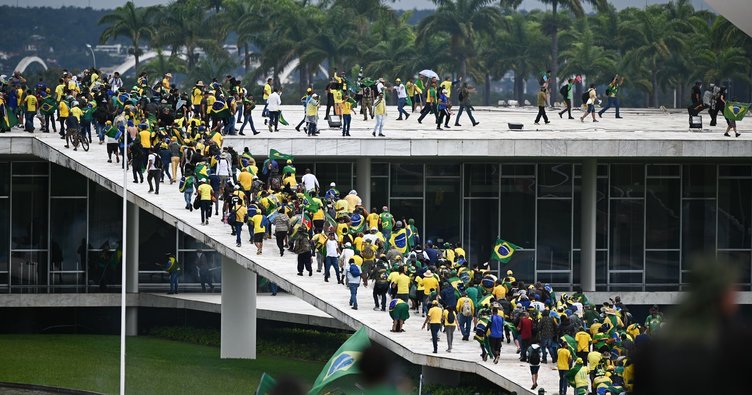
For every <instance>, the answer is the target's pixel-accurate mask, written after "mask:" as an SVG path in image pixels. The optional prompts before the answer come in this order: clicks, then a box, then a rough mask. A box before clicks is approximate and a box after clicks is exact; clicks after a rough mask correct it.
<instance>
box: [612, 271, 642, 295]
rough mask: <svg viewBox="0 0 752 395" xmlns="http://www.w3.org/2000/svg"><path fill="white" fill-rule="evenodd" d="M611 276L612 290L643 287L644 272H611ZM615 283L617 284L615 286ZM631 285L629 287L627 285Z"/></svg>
mask: <svg viewBox="0 0 752 395" xmlns="http://www.w3.org/2000/svg"><path fill="white" fill-rule="evenodd" d="M609 276H610V277H611V281H610V289H611V290H612V291H620V290H624V291H626V290H630V289H631V290H637V289H642V272H638V273H613V272H612V273H609ZM614 285H617V286H616V287H614ZM625 285H629V287H625Z"/></svg>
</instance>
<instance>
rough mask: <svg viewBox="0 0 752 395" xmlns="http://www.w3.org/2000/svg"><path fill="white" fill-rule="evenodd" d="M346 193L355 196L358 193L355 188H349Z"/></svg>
mask: <svg viewBox="0 0 752 395" xmlns="http://www.w3.org/2000/svg"><path fill="white" fill-rule="evenodd" d="M348 195H356V196H357V195H358V192H356V191H355V190H354V189H353V190H351V191H350V192H349V193H348Z"/></svg>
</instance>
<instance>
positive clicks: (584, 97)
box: [582, 90, 590, 104]
mask: <svg viewBox="0 0 752 395" xmlns="http://www.w3.org/2000/svg"><path fill="white" fill-rule="evenodd" d="M588 100H590V91H589V90H588V91H587V92H585V93H583V94H582V103H583V104H584V103H587V102H588Z"/></svg>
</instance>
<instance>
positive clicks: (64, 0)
mask: <svg viewBox="0 0 752 395" xmlns="http://www.w3.org/2000/svg"><path fill="white" fill-rule="evenodd" d="M609 1H610V2H611V3H612V4H615V5H616V7H617V8H625V7H630V6H633V7H644V6H645V4H656V3H668V2H669V0H609ZM133 2H134V3H135V4H136V5H138V6H147V5H154V4H167V3H169V2H170V1H169V0H133ZM124 3H125V1H123V0H0V5H20V6H24V7H41V6H46V7H61V6H76V7H87V6H91V7H94V8H115V7H117V6H119V5H122V4H124ZM692 3H693V4H694V6H695V8H697V9H701V10H706V9H709V8H710V7H708V6H707V5H706V4H705V2H704V1H703V0H692ZM394 7H395V8H398V9H413V8H418V9H425V8H433V7H434V5H433V2H431V1H430V0H397V1H396V3H395V4H394ZM521 8H522V9H528V10H529V9H534V8H544V6H543V5H542V4H541V3H540V2H538V1H536V0H524V1H523V2H522V7H521Z"/></svg>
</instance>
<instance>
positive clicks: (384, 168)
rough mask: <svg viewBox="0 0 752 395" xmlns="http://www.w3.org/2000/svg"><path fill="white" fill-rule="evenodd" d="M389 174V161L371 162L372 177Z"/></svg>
mask: <svg viewBox="0 0 752 395" xmlns="http://www.w3.org/2000/svg"><path fill="white" fill-rule="evenodd" d="M388 175H389V164H388V163H376V162H371V177H375V176H388Z"/></svg>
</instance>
